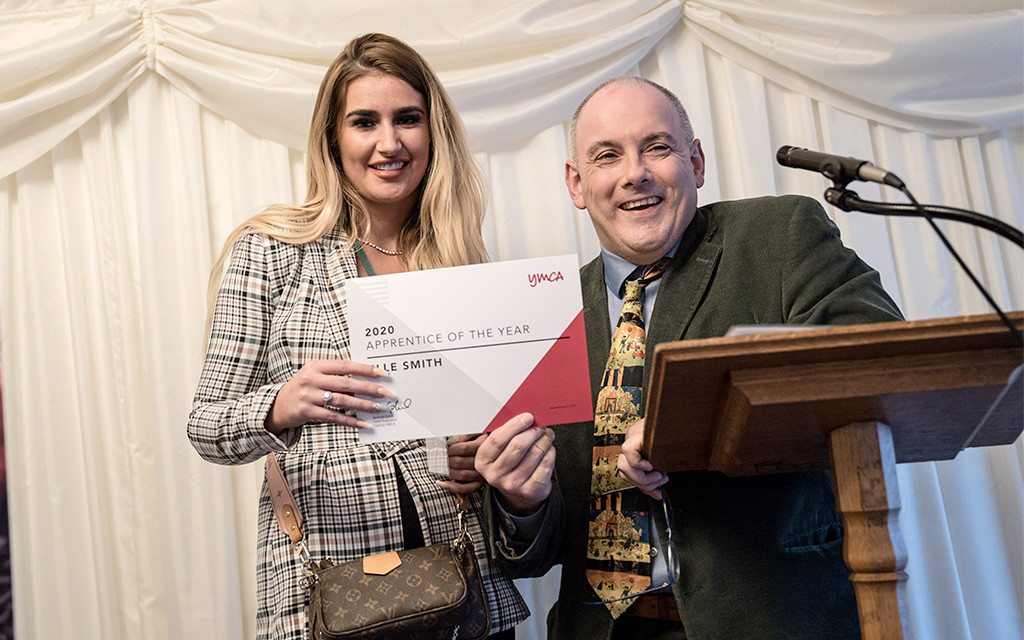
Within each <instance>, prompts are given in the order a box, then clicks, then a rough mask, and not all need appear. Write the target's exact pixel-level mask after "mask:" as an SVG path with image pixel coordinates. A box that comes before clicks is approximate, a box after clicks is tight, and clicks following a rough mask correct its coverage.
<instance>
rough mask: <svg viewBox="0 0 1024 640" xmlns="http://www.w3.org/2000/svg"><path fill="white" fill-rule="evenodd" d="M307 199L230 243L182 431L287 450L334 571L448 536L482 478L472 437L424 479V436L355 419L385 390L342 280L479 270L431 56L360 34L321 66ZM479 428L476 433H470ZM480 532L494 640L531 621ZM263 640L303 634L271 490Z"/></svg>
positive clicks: (264, 502)
mask: <svg viewBox="0 0 1024 640" xmlns="http://www.w3.org/2000/svg"><path fill="white" fill-rule="evenodd" d="M307 180H308V183H309V184H308V190H307V196H306V201H305V202H304V203H303V204H302V205H301V206H297V207H296V206H286V205H275V206H271V207H269V208H267V209H266V210H265V211H263V212H261V213H259V214H258V215H256V216H254V217H253V218H252V219H250V220H248V221H246V222H245V223H244V224H242V225H241V226H240V227H239V228H238V229H236V230H235V231H234V232H233V233H232V234H231V235H230V236H229V237H228V239H227V241H226V243H225V246H224V250H223V252H222V254H221V256H220V258H219V259H218V261H217V262H216V264H215V265H214V269H213V273H212V274H211V279H210V304H211V307H212V309H213V311H212V314H211V318H210V321H209V325H210V327H209V342H208V346H207V353H206V357H205V361H204V363H203V369H202V375H201V377H200V380H199V387H198V390H197V391H196V396H195V400H194V403H193V407H192V413H191V415H190V416H189V422H188V434H189V438H190V440H191V441H192V444H193V446H194V447H195V448H196V450H197V451H198V452H199V454H200V455H201V456H202V457H203V458H205V459H207V460H210V461H212V462H216V463H219V464H242V463H246V462H252V461H256V460H260V459H261V458H263V457H264V456H265V455H266V454H267V453H269V452H271V451H273V452H276V455H277V457H278V460H279V462H280V464H281V467H282V469H283V471H284V474H285V477H286V478H287V479H288V482H289V484H290V485H291V488H292V491H293V493H294V495H295V498H296V500H297V501H298V503H299V506H300V508H301V510H302V512H303V516H304V519H305V522H306V527H305V528H306V533H307V542H308V544H309V548H310V553H311V555H312V556H313V557H314V558H322V557H326V556H330V557H331V558H333V559H334V561H335V562H339V561H347V560H351V559H355V558H359V557H362V556H364V555H367V554H373V553H379V552H383V551H389V550H393V549H398V548H404V547H415V546H423V545H424V544H432V543H435V542H441V541H447V540H451V539H452V537H453V536H454V535H455V532H456V527H457V519H456V508H455V501H454V496H453V494H452V493H451V492H453V491H454V492H459V493H470V492H473V491H474V490H475V489H476V488H477V487H479V486H480V477H479V476H478V475H477V474H476V472H475V471H473V468H472V466H473V465H472V458H473V455H474V453H475V451H476V447H477V446H479V441H478V440H474V441H466V442H462V443H458V444H455V445H452V447H450V448H449V457H450V460H451V462H452V472H451V480H450V481H447V482H441V483H438V476H436V475H434V474H432V473H430V472H428V471H427V465H426V454H425V448H424V443H423V441H421V440H414V441H408V442H396V443H386V444H359V440H358V436H357V430H358V428H359V427H360V426H363V424H362V423H361V422H360V421H359V420H358V419H357V418H356V416H355V411H354V410H356V409H359V410H364V411H372V410H373V405H374V402H373V401H372V400H366V399H362V398H357V397H355V396H356V395H363V396H368V397H371V398H381V397H387V396H388V395H390V393H389V392H388V391H387V389H386V388H385V387H384V386H381V385H380V384H378V383H377V382H376V378H378V376H379V374H380V373H381V372H379V371H378V370H376V369H374V368H373V367H371V366H370V365H367V364H363V363H357V362H351V361H350V360H348V357H349V335H348V330H347V324H346V310H347V305H346V300H345V281H346V280H348V279H349V278H356V277H360V276H366V275H374V274H385V273H395V272H399V271H406V270H413V269H431V268H437V267H448V266H454V265H463V264H472V263H478V262H483V261H485V260H486V259H487V256H486V251H485V249H484V246H483V240H482V237H481V233H480V225H481V217H482V214H483V191H482V187H481V184H482V181H481V179H480V174H479V170H478V169H477V168H476V166H475V164H474V162H473V160H472V156H471V154H470V152H469V149H468V146H467V144H466V140H465V135H464V133H463V129H462V125H461V122H460V120H459V118H458V115H457V114H456V112H455V110H454V108H453V107H452V103H451V99H450V98H449V97H448V95H447V93H446V92H445V90H444V89H443V87H442V86H441V84H440V83H439V81H438V80H437V77H436V76H435V75H434V73H433V72H432V71H431V69H430V67H429V66H428V65H427V63H426V62H425V61H424V59H423V58H422V57H421V56H420V55H419V54H417V53H416V52H415V51H414V50H413V49H411V48H410V47H409V46H408V45H406V44H405V43H403V42H401V41H399V40H396V39H395V38H392V37H390V36H386V35H382V34H368V35H364V36H360V37H358V38H356V39H354V40H352V41H351V42H350V43H349V44H348V45H347V46H346V47H345V49H344V51H342V53H341V54H340V55H339V56H338V58H337V59H335V60H334V62H333V63H332V64H331V66H330V67H329V68H328V70H327V73H326V75H325V76H324V79H323V82H322V83H321V85H320V91H319V94H318V96H317V101H316V107H315V110H314V114H313V121H312V124H311V128H310V134H309V145H308V150H307ZM480 428H481V426H480V425H466V431H467V432H475V431H479V430H480ZM470 498H471V503H472V505H473V517H471V518H470V530H471V532H472V534H473V536H474V539H476V540H478V541H479V542H478V544H477V545H476V552H477V555H478V560H479V563H480V568H481V573H482V575H483V577H484V584H485V588H486V591H487V600H488V605H489V608H490V612H491V621H492V622H491V633H492V634H495V635H492V637H499V638H512V637H514V629H513V627H514V626H515V625H516V624H517V623H518V622H520V621H522V620H523V619H524V618H526V616H527V615H529V611H528V610H527V608H526V606H525V604H524V603H523V600H522V598H521V597H520V595H519V593H518V592H517V591H516V588H515V586H514V585H513V584H512V582H511V580H509V579H508V578H506V577H505V576H504V575H502V574H501V573H499V572H498V570H497V568H496V567H495V565H494V564H493V563H492V561H491V559H490V558H489V557H488V555H487V545H485V544H484V543H483V536H482V533H481V530H480V524H479V519H478V517H477V515H476V514H477V513H478V509H479V506H480V505H479V497H478V493H471V496H470ZM258 540H259V545H258V556H259V557H258V570H257V573H258V589H257V597H258V610H257V629H258V634H257V635H258V637H259V638H274V639H275V640H278V639H284V638H288V639H296V640H297V639H298V638H304V637H305V636H306V634H307V633H308V632H307V622H306V615H305V609H306V597H305V592H304V590H303V588H302V587H301V586H300V584H299V579H300V578H301V576H302V572H301V567H300V564H299V561H298V560H297V558H296V556H295V552H294V550H293V549H292V547H291V544H290V542H289V540H288V538H287V537H286V536H285V535H284V534H283V533H282V532H281V531H280V529H278V527H277V525H276V523H275V521H274V516H273V512H272V509H271V505H270V499H269V495H268V493H267V488H266V485H265V484H264V487H263V490H262V494H261V496H260V504H259V538H258Z"/></svg>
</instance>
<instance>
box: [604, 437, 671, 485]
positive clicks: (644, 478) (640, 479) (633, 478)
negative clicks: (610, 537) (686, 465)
mask: <svg viewBox="0 0 1024 640" xmlns="http://www.w3.org/2000/svg"><path fill="white" fill-rule="evenodd" d="M643 443H644V421H643V420H642V419H641V420H637V421H636V422H635V423H634V424H633V426H632V427H630V428H629V431H627V432H626V441H625V442H623V443H622V453H620V454H619V459H618V460H617V461H616V465H615V466H616V467H618V469H619V473H620V474H621V475H622V477H624V478H625V479H626V480H629V481H630V482H632V483H633V484H635V485H636V486H637V487H638V488H639V489H640V490H641V491H643V492H644V493H646V494H647V495H649V496H651V497H652V498H655V499H659V498H661V492H660V491H658V488H659V487H660V486H661V485H663V484H665V483H666V482H668V476H667V475H665V474H664V473H661V472H660V471H655V470H654V466H653V465H651V463H650V461H648V460H645V459H644V458H643V456H641V455H640V447H641V446H642V445H643Z"/></svg>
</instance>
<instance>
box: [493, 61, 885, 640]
mask: <svg viewBox="0 0 1024 640" xmlns="http://www.w3.org/2000/svg"><path fill="white" fill-rule="evenodd" d="M570 138H571V141H570V142H571V148H570V160H569V161H568V162H567V163H566V166H565V182H566V186H567V187H568V189H569V194H570V195H571V196H572V200H573V203H574V204H575V205H576V206H577V207H579V208H580V209H586V210H587V212H588V213H589V215H590V218H591V220H592V222H593V224H594V228H595V230H596V232H597V236H598V238H599V240H600V241H601V247H602V250H601V255H600V256H598V257H597V258H596V259H595V260H594V261H592V262H590V263H589V264H587V265H586V266H584V267H583V269H582V270H581V278H582V281H583V296H584V315H585V319H586V326H587V345H588V352H589V358H590V370H591V383H592V389H593V392H594V401H595V421H594V422H591V423H585V424H577V425H566V426H561V427H556V428H555V429H554V430H552V429H549V428H545V427H541V426H538V425H535V424H533V422H532V417H531V416H529V415H528V414H524V415H522V416H517V417H516V418H514V419H512V420H510V421H509V422H508V423H506V424H505V425H503V426H502V427H500V428H498V429H497V430H495V431H493V432H492V433H491V434H490V435H489V436H488V438H487V439H486V440H485V441H484V443H483V444H482V445H481V446H480V449H479V451H478V452H477V457H476V468H477V470H478V471H479V472H480V473H481V474H482V475H483V476H484V478H485V479H486V480H487V482H488V484H489V489H488V492H489V497H488V498H487V500H485V509H487V514H488V515H487V517H488V524H487V527H486V530H488V531H489V535H490V536H491V540H490V542H491V545H492V553H493V555H494V556H495V557H496V558H497V559H498V561H499V562H500V563H501V564H502V565H503V566H505V567H506V568H507V569H508V570H509V571H510V572H512V573H513V575H519V576H533V575H542V574H544V573H545V572H546V571H547V570H548V569H549V568H550V567H551V566H553V565H554V564H561V565H562V575H561V587H560V591H559V598H558V602H557V603H556V604H555V606H554V608H553V609H552V611H551V612H550V614H549V616H548V625H549V631H550V635H549V637H550V638H554V639H556V640H557V639H564V638H581V639H586V640H598V639H605V638H641V637H642V638H672V639H676V640H678V639H682V638H687V639H689V640H743V639H750V640H755V639H756V640H766V639H773V638H774V639H779V640H782V639H786V640H794V639H801V638H806V639H815V640H817V639H820V638H836V639H853V638H858V637H860V631H859V625H858V620H857V611H856V603H855V601H854V594H853V589H852V587H851V585H850V583H849V579H848V575H849V572H848V571H847V569H846V567H845V565H844V563H843V559H842V524H841V521H840V519H839V516H838V515H837V514H836V511H835V505H834V498H833V495H832V487H831V480H830V477H829V475H828V474H827V473H825V472H806V473H783V474H775V475H765V476H758V477H752V478H728V477H725V476H724V475H721V474H719V473H712V472H686V473H671V474H664V473H661V472H660V471H659V470H657V469H654V468H652V467H651V465H650V463H649V462H648V461H646V460H643V459H642V458H641V456H640V453H639V444H640V440H641V437H642V432H643V421H642V419H640V418H641V415H640V414H641V413H642V411H643V403H644V398H643V388H644V386H645V385H646V382H647V380H646V374H645V367H644V361H645V350H646V353H651V350H652V349H653V347H654V345H656V344H658V343H659V342H665V341H673V340H685V339H693V338H709V337H717V336H722V335H724V334H725V332H726V331H727V330H728V329H729V327H731V326H733V325H738V324H856V323H865V322H878V321H886V320H898V319H900V318H901V315H900V312H899V309H898V308H897V307H896V305H895V303H894V302H893V301H892V300H891V299H890V297H889V296H888V295H886V293H885V291H884V290H883V289H882V286H881V283H880V280H879V278H878V274H877V273H876V272H875V271H874V270H872V269H871V268H870V267H869V266H868V265H866V264H865V263H864V262H863V261H861V260H860V259H859V258H858V257H857V256H856V254H855V253H854V252H853V251H851V250H849V249H847V248H846V247H845V246H843V243H842V242H841V240H840V238H839V231H838V229H837V228H836V227H835V225H834V224H832V222H831V221H829V219H828V218H827V217H826V216H825V212H824V211H823V210H822V208H821V206H820V205H818V204H817V202H815V201H814V200H811V199H808V198H803V197H796V196H782V197H762V198H753V199H749V200H739V201H733V202H717V203H712V204H708V205H704V206H698V202H697V191H698V189H699V188H700V187H701V186H702V185H703V184H704V172H705V161H704V152H703V150H702V149H701V144H700V141H699V140H697V139H695V138H694V136H693V131H692V129H691V127H690V123H689V120H688V118H687V115H686V111H685V110H684V109H683V106H682V105H681V104H680V102H679V100H678V99H677V98H676V97H675V96H674V95H673V94H672V93H671V92H669V91H668V90H667V89H665V88H663V87H661V86H660V85H657V84H655V83H652V82H649V81H647V80H644V79H641V78H632V77H624V78H615V79H613V80H610V81H608V82H606V83H605V84H603V85H601V86H600V87H598V88H597V89H595V90H594V92H592V93H591V94H590V96H588V97H587V98H586V99H585V100H584V101H583V103H582V104H581V105H580V107H579V108H578V109H577V111H576V114H575V115H574V117H573V120H572V125H571V131H570ZM678 393H681V394H685V393H686V389H685V388H683V389H679V390H678ZM555 436H557V437H555ZM552 442H553V443H554V446H551V444H552ZM668 520H671V522H672V529H673V532H672V536H671V538H669V537H668V534H667V530H666V527H665V524H666V521H668ZM666 583H670V585H669V586H664V585H666Z"/></svg>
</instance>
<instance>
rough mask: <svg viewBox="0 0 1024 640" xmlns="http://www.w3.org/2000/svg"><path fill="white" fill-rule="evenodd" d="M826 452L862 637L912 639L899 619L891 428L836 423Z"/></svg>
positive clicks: (900, 559)
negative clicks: (841, 519) (828, 457)
mask: <svg viewBox="0 0 1024 640" xmlns="http://www.w3.org/2000/svg"><path fill="white" fill-rule="evenodd" d="M829 455H830V458H831V461H832V482H833V484H834V486H835V494H836V508H837V509H838V511H839V513H840V515H842V518H843V528H844V530H845V533H844V535H845V541H844V543H843V545H844V546H843V557H844V558H845V560H846V566H848V567H849V568H850V572H851V574H850V580H851V581H852V582H853V588H854V592H855V593H856V596H857V611H858V613H859V615H860V628H861V635H862V638H863V640H912V638H911V633H910V629H909V627H908V626H907V625H906V624H904V621H905V620H906V611H907V608H906V588H905V587H906V580H907V574H906V573H905V572H904V569H905V568H906V566H907V549H906V545H905V544H904V542H903V536H902V535H901V534H900V531H899V525H898V523H897V516H898V514H899V510H900V496H899V489H898V487H897V481H896V454H895V452H894V450H893V445H892V431H891V430H890V429H889V426H888V425H886V424H883V423H881V422H856V423H853V424H848V425H846V426H844V427H840V428H838V429H835V430H834V431H832V432H831V433H830V434H829Z"/></svg>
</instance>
